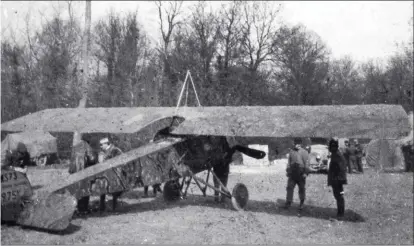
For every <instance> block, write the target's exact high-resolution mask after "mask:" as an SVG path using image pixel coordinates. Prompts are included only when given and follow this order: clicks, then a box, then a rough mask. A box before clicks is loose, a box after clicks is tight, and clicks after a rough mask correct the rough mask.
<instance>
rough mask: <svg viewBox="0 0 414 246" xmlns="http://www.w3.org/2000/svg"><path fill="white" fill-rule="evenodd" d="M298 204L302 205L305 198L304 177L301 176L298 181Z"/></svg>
mask: <svg viewBox="0 0 414 246" xmlns="http://www.w3.org/2000/svg"><path fill="white" fill-rule="evenodd" d="M298 186H299V199H300V206H301V207H302V206H303V203H304V202H305V198H306V178H301V179H300V180H299V182H298Z"/></svg>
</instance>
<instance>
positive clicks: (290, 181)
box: [286, 178, 296, 205]
mask: <svg viewBox="0 0 414 246" xmlns="http://www.w3.org/2000/svg"><path fill="white" fill-rule="evenodd" d="M295 186H296V181H295V180H294V179H292V178H288V183H287V187H286V191H287V193H286V204H287V205H290V204H292V201H293V191H294V189H295Z"/></svg>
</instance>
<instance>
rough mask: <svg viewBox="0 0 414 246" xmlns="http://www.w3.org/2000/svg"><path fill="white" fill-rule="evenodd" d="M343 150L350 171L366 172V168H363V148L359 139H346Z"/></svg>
mask: <svg viewBox="0 0 414 246" xmlns="http://www.w3.org/2000/svg"><path fill="white" fill-rule="evenodd" d="M342 152H343V153H344V157H345V160H346V164H347V168H348V173H363V172H364V169H363V168H362V156H363V150H362V146H361V145H360V144H359V142H358V140H357V139H355V140H353V141H351V142H350V141H349V140H345V148H344V149H343V150H342Z"/></svg>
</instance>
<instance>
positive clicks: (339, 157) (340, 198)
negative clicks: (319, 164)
mask: <svg viewBox="0 0 414 246" xmlns="http://www.w3.org/2000/svg"><path fill="white" fill-rule="evenodd" d="M329 152H331V164H330V166H329V170H328V186H332V190H333V195H334V197H335V200H336V205H337V217H338V219H341V218H343V216H344V213H345V199H344V187H343V186H344V185H346V184H347V178H346V160H345V157H344V156H343V154H342V153H341V151H340V150H339V143H338V138H335V137H334V138H332V139H331V140H330V141H329Z"/></svg>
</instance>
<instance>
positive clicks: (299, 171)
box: [284, 138, 309, 211]
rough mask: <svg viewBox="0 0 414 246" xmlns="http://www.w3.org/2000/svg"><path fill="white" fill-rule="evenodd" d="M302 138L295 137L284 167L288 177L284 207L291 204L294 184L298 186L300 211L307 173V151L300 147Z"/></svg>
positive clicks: (304, 195)
mask: <svg viewBox="0 0 414 246" xmlns="http://www.w3.org/2000/svg"><path fill="white" fill-rule="evenodd" d="M301 143H302V140H301V139H300V138H295V140H294V148H293V150H291V151H290V152H289V159H288V164H287V168H286V176H287V177H288V182H287V188H286V190H287V196H286V204H285V206H284V208H285V209H288V208H289V207H290V206H291V205H292V200H293V191H294V189H295V186H296V185H298V187H299V199H300V205H299V211H302V209H303V204H304V202H305V198H306V189H305V186H306V177H307V176H308V174H309V167H308V164H309V163H308V161H309V156H308V152H307V151H306V150H304V149H303V148H302V147H301Z"/></svg>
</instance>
